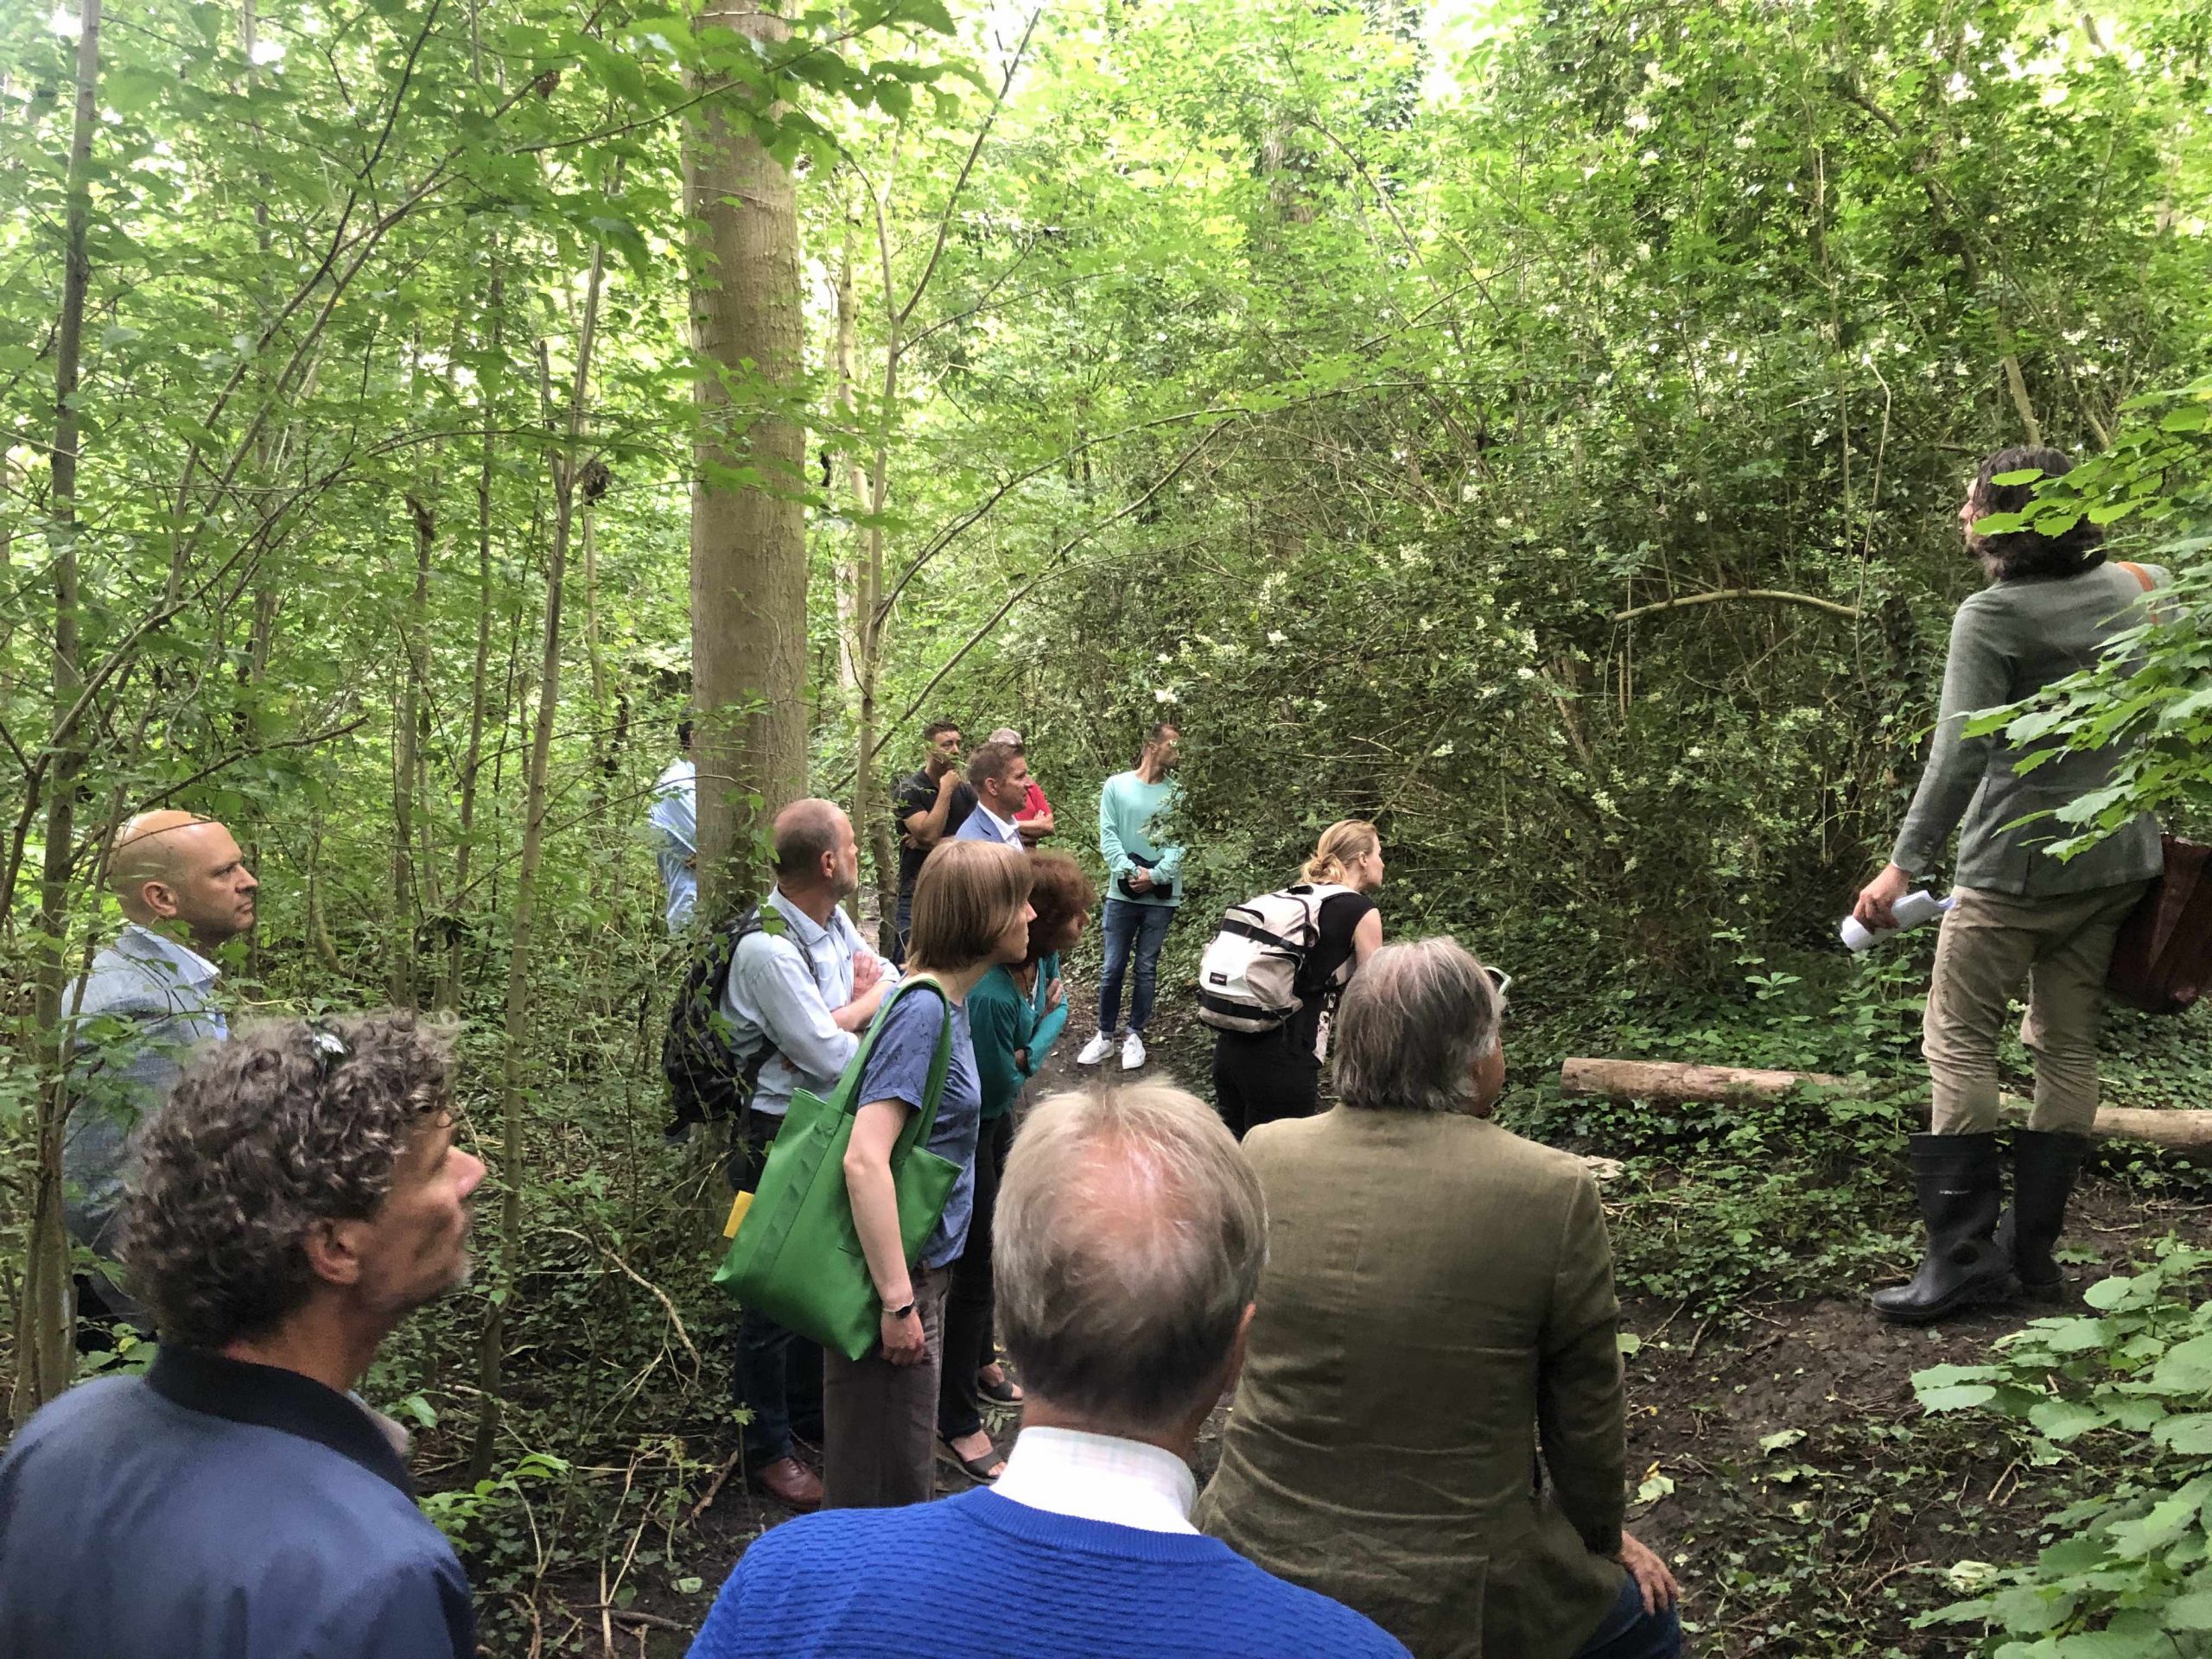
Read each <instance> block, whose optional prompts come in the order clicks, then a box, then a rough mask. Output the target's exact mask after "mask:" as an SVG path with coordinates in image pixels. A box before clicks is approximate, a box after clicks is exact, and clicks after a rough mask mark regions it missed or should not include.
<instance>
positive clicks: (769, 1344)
mask: <svg viewBox="0 0 2212 1659" xmlns="http://www.w3.org/2000/svg"><path fill="white" fill-rule="evenodd" d="M783 1127H784V1120H783V1118H782V1117H781V1116H772V1115H770V1114H768V1113H765V1112H755V1111H753V1109H752V1108H750V1107H749V1106H748V1107H747V1109H745V1110H744V1111H742V1112H741V1113H740V1114H739V1115H738V1117H737V1121H736V1124H735V1126H734V1129H733V1131H732V1134H731V1137H730V1153H729V1184H730V1188H731V1190H732V1191H733V1192H758V1191H759V1190H760V1171H761V1169H762V1167H763V1166H765V1165H766V1163H767V1161H768V1148H769V1147H771V1146H772V1145H773V1144H774V1142H775V1139H776V1132H777V1131H778V1130H779V1129H780V1128H783ZM730 1393H731V1395H732V1403H733V1404H734V1405H737V1406H739V1407H741V1408H744V1409H745V1410H747V1411H748V1412H750V1413H751V1414H752V1423H751V1427H749V1428H748V1429H747V1433H746V1437H745V1442H744V1445H745V1466H746V1467H747V1469H748V1470H751V1469H758V1468H760V1467H762V1466H763V1465H766V1464H771V1463H773V1462H775V1461H776V1459H779V1458H788V1457H790V1456H791V1438H792V1436H793V1435H794V1434H797V1435H798V1436H801V1437H803V1438H804V1439H806V1440H812V1441H814V1442H816V1443H817V1445H818V1444H820V1442H821V1440H822V1347H821V1344H818V1343H812V1342H809V1341H808V1340H807V1339H806V1338H804V1337H802V1336H800V1335H799V1334H798V1332H794V1331H791V1330H787V1329H786V1328H785V1327H784V1326H783V1325H778V1324H777V1323H776V1322H775V1321H774V1320H773V1319H769V1318H768V1317H767V1316H766V1314H762V1313H754V1312H753V1310H752V1309H751V1308H749V1307H747V1308H741V1309H740V1310H739V1311H738V1316H737V1364H736V1367H735V1370H734V1373H733V1375H732V1376H731V1379H730Z"/></svg>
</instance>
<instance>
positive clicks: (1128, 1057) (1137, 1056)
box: [1122, 1031, 1144, 1071]
mask: <svg viewBox="0 0 2212 1659" xmlns="http://www.w3.org/2000/svg"><path fill="white" fill-rule="evenodd" d="M1143 1064H1144V1039H1143V1038H1141V1037H1140V1036H1138V1035H1137V1034H1136V1033H1135V1032H1134V1031H1133V1032H1131V1033H1129V1034H1128V1036H1126V1037H1124V1038H1123V1039H1122V1071H1135V1070H1136V1069H1137V1068H1138V1067H1139V1066H1141V1065H1143Z"/></svg>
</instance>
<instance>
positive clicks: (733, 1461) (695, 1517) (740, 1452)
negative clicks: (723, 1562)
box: [683, 1446, 745, 1527]
mask: <svg viewBox="0 0 2212 1659" xmlns="http://www.w3.org/2000/svg"><path fill="white" fill-rule="evenodd" d="M744 1460H745V1449H744V1447H742V1446H740V1447H739V1448H738V1449H737V1450H736V1451H734V1452H731V1453H730V1454H729V1460H728V1462H726V1463H724V1464H723V1465H722V1466H721V1468H719V1469H717V1470H715V1478H713V1479H712V1480H710V1481H709V1482H708V1483H707V1491H706V1493H705V1495H704V1496H703V1497H701V1498H700V1500H699V1501H698V1502H697V1503H694V1504H693V1505H692V1506H691V1509H690V1513H689V1514H687V1515H685V1516H684V1517H683V1524H684V1525H685V1526H687V1527H690V1526H696V1525H697V1524H698V1521H699V1517H700V1516H702V1515H704V1514H705V1513H706V1512H707V1511H708V1510H709V1509H711V1508H712V1507H713V1506H714V1502H715V1499H716V1498H717V1497H721V1491H722V1483H723V1482H724V1481H726V1480H728V1478H730V1477H731V1476H732V1475H734V1474H735V1473H736V1472H737V1465H739V1464H740V1463H741V1462H743V1461H744Z"/></svg>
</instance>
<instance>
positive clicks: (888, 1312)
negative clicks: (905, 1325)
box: [883, 1298, 914, 1319]
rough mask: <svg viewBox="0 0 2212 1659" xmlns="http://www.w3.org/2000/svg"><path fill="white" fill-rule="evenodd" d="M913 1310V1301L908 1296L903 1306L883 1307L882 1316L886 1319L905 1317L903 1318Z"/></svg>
mask: <svg viewBox="0 0 2212 1659" xmlns="http://www.w3.org/2000/svg"><path fill="white" fill-rule="evenodd" d="M913 1311H914V1303H913V1301H912V1299H911V1298H909V1299H908V1300H907V1303H906V1306H904V1307H887V1308H885V1309H884V1310H883V1316H884V1318H886V1319H905V1318H906V1316H907V1315H908V1314H909V1313H912V1312H913Z"/></svg>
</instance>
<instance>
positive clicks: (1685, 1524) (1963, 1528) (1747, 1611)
mask: <svg viewBox="0 0 2212 1659" xmlns="http://www.w3.org/2000/svg"><path fill="white" fill-rule="evenodd" d="M2170 1232H2179V1233H2181V1234H2183V1236H2189V1237H2191V1238H2198V1239H2201V1238H2203V1237H2205V1236H2207V1235H2208V1232H2212V1229H2208V1228H2207V1226H2206V1224H2205V1219H2204V1217H2203V1216H2202V1212H2201V1210H2200V1209H2199V1208H2198V1207H2197V1206H2195V1205H2182V1204H2178V1203H2171V1202H2169V1203H2162V1204H2158V1205H2147V1206H2146V1205H2142V1204H2140V1203H2139V1202H2138V1201H2137V1200H2136V1199H2135V1198H2133V1195H2131V1194H2130V1193H2128V1192H2126V1191H2125V1190H2124V1189H2122V1188H2120V1187H2118V1186H2114V1185H2107V1184H2097V1185H2090V1186H2088V1187H2086V1188H2085V1190H2084V1192H2082V1195H2081V1198H2080V1200H2079V1202H2078V1203H2077V1215H2076V1223H2075V1227H2074V1228H2073V1229H2072V1231H2071V1236H2070V1237H2069V1243H2072V1244H2078V1245H2081V1246H2082V1247H2084V1248H2086V1249H2094V1251H2095V1252H2096V1253H2097V1255H2098V1256H2099V1257H2100V1260H2101V1263H2102V1265H2101V1267H2098V1266H2089V1265H2087V1264H2081V1265H2075V1266H2072V1267H2069V1269H2068V1271H2069V1277H2070V1279H2071V1281H2072V1282H2073V1286H2074V1294H2075V1298H2076V1299H2077V1300H2075V1301H2073V1302H2072V1304H2071V1305H2070V1306H2069V1307H2065V1308H2029V1307H2011V1308H2003V1309H1988V1310H1983V1311H1980V1312H1977V1313H1973V1314H1970V1315H1967V1316H1964V1317H1961V1318H1960V1319H1954V1320H1951V1321H1949V1322H1948V1323H1946V1324H1944V1325H1941V1326H1937V1327H1935V1328H1931V1329H1927V1330H1909V1329H1906V1328H1904V1327H1901V1326H1897V1325H1885V1324H1884V1323H1883V1322H1882V1321H1881V1320H1879V1319H1876V1318H1875V1317H1874V1316H1873V1314H1872V1312H1871V1311H1870V1310H1869V1309H1868V1308H1867V1306H1866V1303H1865V1302H1864V1300H1860V1299H1859V1298H1857V1297H1853V1298H1849V1299H1842V1298H1821V1299H1818V1300H1808V1301H1801V1302H1795V1303H1779V1304H1776V1305H1773V1306H1754V1307H1750V1308H1746V1309H1745V1310H1744V1311H1743V1313H1742V1314H1741V1316H1740V1317H1739V1318H1737V1319H1732V1320H1730V1321H1726V1322H1725V1323H1724V1322H1723V1321H1722V1320H1719V1319H1715V1320H1713V1322H1712V1323H1710V1324H1706V1325H1697V1326H1694V1327H1689V1328H1686V1327H1685V1324H1684V1321H1683V1319H1681V1317H1680V1316H1679V1315H1678V1314H1676V1313H1675V1311H1674V1310H1671V1309H1669V1308H1667V1307H1664V1306H1656V1305H1654V1304H1651V1303H1649V1302H1643V1301H1632V1302H1630V1303H1629V1304H1628V1305H1627V1306H1625V1307H1624V1310H1623V1313H1624V1318H1623V1328H1624V1331H1627V1332H1633V1333H1634V1334H1636V1335H1637V1337H1639V1338H1641V1339H1642V1346H1641V1347H1640V1348H1639V1349H1638V1350H1637V1352H1636V1353H1635V1354H1633V1355H1632V1356H1631V1357H1630V1359H1629V1361H1628V1367H1629V1400H1630V1417H1629V1452H1630V1478H1631V1480H1634V1481H1637V1482H1639V1483H1644V1484H1645V1490H1646V1491H1652V1492H1655V1493H1656V1492H1658V1491H1660V1489H1661V1487H1662V1484H1670V1485H1671V1490H1669V1491H1665V1492H1664V1495H1662V1496H1654V1497H1651V1498H1649V1499H1648V1500H1647V1501H1645V1502H1642V1503H1637V1504H1636V1505H1635V1506H1634V1507H1632V1508H1631V1510H1630V1526H1631V1528H1632V1529H1635V1530H1636V1531H1637V1534H1638V1535H1639V1536H1641V1537H1643V1539H1644V1541H1646V1542H1648V1543H1649V1544H1651V1545H1653V1546H1654V1547H1655V1548H1659V1549H1661V1550H1662V1551H1663V1552H1664V1553H1665V1554H1666V1555H1667V1556H1668V1558H1669V1560H1672V1561H1675V1562H1676V1563H1677V1567H1676V1571H1677V1572H1678V1573H1679V1574H1680V1576H1681V1580H1682V1582H1683V1585H1684V1588H1685V1590H1686V1592H1688V1598H1689V1599H1688V1607H1687V1610H1686V1611H1687V1614H1688V1618H1689V1619H1690V1620H1691V1621H1692V1622H1694V1624H1697V1625H1698V1626H1700V1627H1701V1630H1702V1632H1703V1635H1702V1637H1701V1639H1700V1643H1699V1651H1700V1653H1703V1654H1706V1655H1728V1656H1735V1655H1751V1654H1803V1653H1821V1654H1844V1653H1853V1652H1860V1651H1864V1652H1868V1653H1878V1654H1890V1653H1900V1654H1906V1655H1913V1656H1919V1655H1928V1656H1936V1655H1952V1654H1957V1653H1960V1652H1961V1651H1963V1650H1964V1649H1965V1646H1966V1643H1965V1641H1964V1640H1963V1638H1962V1634H1961V1631H1960V1630H1958V1629H1957V1628H1955V1627H1939V1628H1937V1629H1935V1630H1913V1629H1912V1628H1911V1621H1912V1619H1913V1618H1914V1617H1915V1616H1916V1615H1917V1614H1918V1613H1920V1612H1923V1611H1926V1610H1927V1609H1929V1607H1932V1606H1936V1605H1942V1603H1944V1602H1946V1601H1950V1600H1954V1599H1957V1596H1956V1594H1955V1592H1953V1591H1952V1590H1951V1588H1950V1587H1949V1586H1948V1584H1947V1583H1946V1582H1945V1581H1944V1580H1943V1577H1942V1574H1943V1573H1944V1572H1945V1570H1946V1569H1948V1568H1949V1567H1953V1566H1954V1565H1955V1564H1956V1563H1958V1562H1961V1561H1967V1560H1972V1561H1993V1562H2015V1561H2020V1560H2028V1559H2031V1557H2032V1556H2033V1555H2034V1554H2035V1552H2036V1549H2037V1539H2036V1533H2037V1528H2038V1526H2039V1523H2040V1522H2042V1520H2043V1518H2044V1516H2045V1515H2047V1514H2048V1513H2049V1512H2050V1510H2053V1509H2054V1508H2056V1507H2057V1504H2058V1503H2059V1501H2060V1500H2059V1498H2058V1497H2057V1496H2056V1487H2055V1485H2054V1484H2052V1478H2051V1477H2050V1476H2048V1475H2046V1473H2045V1472H2044V1471H2037V1470H2033V1469H2031V1468H2028V1467H2025V1466H2024V1465H2022V1464H2021V1463H2019V1462H2018V1461H2016V1460H2014V1459H2012V1457H2011V1456H2010V1454H2009V1453H2008V1452H2005V1451H2004V1450H2001V1449H2000V1447H2001V1446H2002V1445H2003V1442H2001V1441H2000V1440H1997V1439H1996V1438H1994V1437H1993V1436H1992V1435H1991V1433H1990V1428H1989V1424H1988V1420H1986V1419H1980V1418H1977V1417H1975V1416H1974V1415H1973V1414H1961V1415H1959V1416H1956V1417H1951V1416H1941V1417H1929V1416H1928V1415H1926V1414H1923V1412H1922V1411H1921V1409H1920V1408H1919V1405H1918V1403H1917V1402H1916V1399H1915V1397H1914V1395H1913V1390H1912V1374H1913V1373H1914V1372H1915V1371H1918V1370H1924V1369H1926V1368H1927V1367H1929V1366H1931V1365H1938V1364H1942V1363H1957V1364H1973V1363H1980V1361H1981V1360H1982V1359H1983V1358H1984V1357H1986V1354H1987V1352H1988V1350H1989V1346H1990V1344H1992V1343H1993V1341H1995V1340H1996V1339H1997V1338H1999V1337H2001V1336H2003V1335H2004V1334H2005V1333H2006V1332H2010V1331H2013V1330H2017V1329H2018V1328H2019V1326H2020V1325H2022V1324H2023V1323H2024V1321H2025V1320H2027V1319H2031V1318H2033V1317H2036V1316H2037V1315H2039V1314H2043V1313H2064V1312H2078V1311H2082V1309H2081V1304H2080V1303H2079V1301H2078V1296H2079V1292H2080V1289H2081V1287H2082V1286H2083V1285H2085V1284H2086V1283H2088V1281H2091V1280H2093V1279H2094V1278H2098V1277H2101V1276H2103V1274H2105V1273H2106V1272H2108V1271H2117V1270H2120V1269H2122V1268H2124V1267H2125V1266H2126V1262H2128V1260H2129V1258H2130V1256H2131V1255H2133V1254H2136V1253H2139V1252H2140V1251H2143V1250H2145V1249H2147V1247H2148V1246H2149V1245H2150V1244H2151V1243H2153V1242H2155V1241H2156V1240H2157V1239H2159V1238H2161V1237H2164V1236H2165V1235H2166V1234H2168V1233H2170ZM1862 1644H1863V1645H1862Z"/></svg>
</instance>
